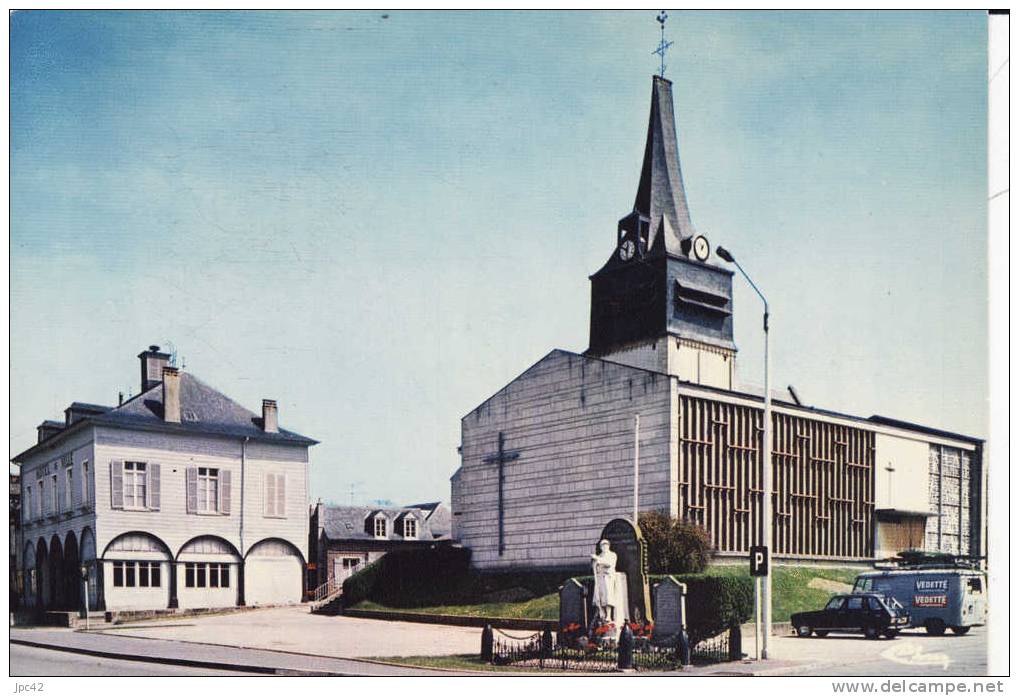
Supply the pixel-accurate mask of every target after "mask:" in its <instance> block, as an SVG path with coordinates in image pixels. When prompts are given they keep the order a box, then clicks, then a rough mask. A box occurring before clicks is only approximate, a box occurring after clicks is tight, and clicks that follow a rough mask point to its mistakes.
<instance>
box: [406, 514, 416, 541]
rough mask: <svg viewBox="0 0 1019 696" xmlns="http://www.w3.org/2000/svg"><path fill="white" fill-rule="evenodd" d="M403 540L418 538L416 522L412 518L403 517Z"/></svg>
mask: <svg viewBox="0 0 1019 696" xmlns="http://www.w3.org/2000/svg"><path fill="white" fill-rule="evenodd" d="M403 538H404V539H417V538H418V521H417V520H416V519H414V518H413V517H405V518H404V520H403Z"/></svg>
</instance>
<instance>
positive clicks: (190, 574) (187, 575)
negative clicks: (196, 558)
mask: <svg viewBox="0 0 1019 696" xmlns="http://www.w3.org/2000/svg"><path fill="white" fill-rule="evenodd" d="M194 586H195V564H194V563H185V564H184V587H194Z"/></svg>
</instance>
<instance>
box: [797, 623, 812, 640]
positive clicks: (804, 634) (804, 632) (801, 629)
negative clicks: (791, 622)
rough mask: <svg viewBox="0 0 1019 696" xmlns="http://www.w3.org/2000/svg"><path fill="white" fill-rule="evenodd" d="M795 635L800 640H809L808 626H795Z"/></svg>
mask: <svg viewBox="0 0 1019 696" xmlns="http://www.w3.org/2000/svg"><path fill="white" fill-rule="evenodd" d="M796 635H798V636H799V637H800V638H809V637H810V626H797V627H796Z"/></svg>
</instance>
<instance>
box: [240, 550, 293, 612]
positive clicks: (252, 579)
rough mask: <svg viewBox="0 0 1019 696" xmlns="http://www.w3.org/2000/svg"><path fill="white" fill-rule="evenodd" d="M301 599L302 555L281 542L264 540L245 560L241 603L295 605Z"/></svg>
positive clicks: (249, 552) (250, 551) (249, 551)
mask: <svg viewBox="0 0 1019 696" xmlns="http://www.w3.org/2000/svg"><path fill="white" fill-rule="evenodd" d="M303 596H304V555H303V554H302V553H301V550H300V549H298V548H297V547H296V546H294V545H293V544H292V543H290V542H289V541H286V540H284V539H277V538H271V539H263V540H261V541H259V542H258V543H257V544H255V545H254V546H252V547H251V548H250V549H249V550H248V554H247V556H245V558H244V601H245V603H246V604H248V605H249V606H255V605H259V604H298V603H299V602H300V601H301V599H302V597H303Z"/></svg>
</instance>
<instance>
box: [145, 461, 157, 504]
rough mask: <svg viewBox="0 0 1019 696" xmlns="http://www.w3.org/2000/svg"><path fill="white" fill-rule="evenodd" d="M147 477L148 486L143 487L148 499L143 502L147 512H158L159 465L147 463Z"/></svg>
mask: <svg viewBox="0 0 1019 696" xmlns="http://www.w3.org/2000/svg"><path fill="white" fill-rule="evenodd" d="M147 476H148V479H149V480H148V485H147V486H146V487H145V492H146V493H148V496H149V499H148V500H147V501H145V507H147V508H148V509H149V510H158V509H159V498H160V482H159V465H158V464H153V463H151V462H149V465H148V474H147Z"/></svg>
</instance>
